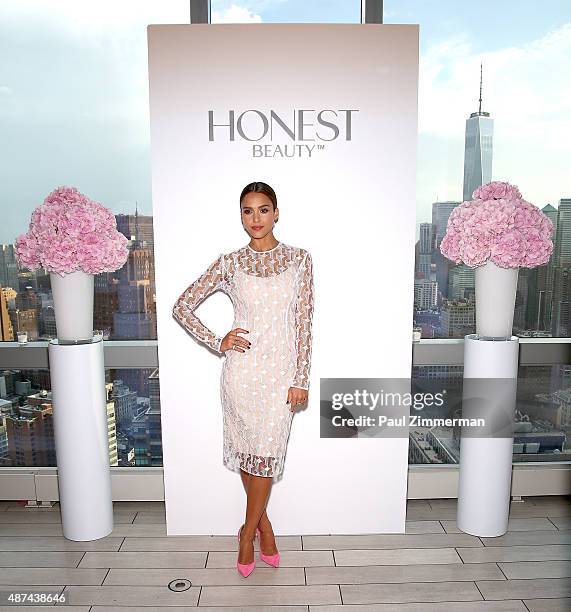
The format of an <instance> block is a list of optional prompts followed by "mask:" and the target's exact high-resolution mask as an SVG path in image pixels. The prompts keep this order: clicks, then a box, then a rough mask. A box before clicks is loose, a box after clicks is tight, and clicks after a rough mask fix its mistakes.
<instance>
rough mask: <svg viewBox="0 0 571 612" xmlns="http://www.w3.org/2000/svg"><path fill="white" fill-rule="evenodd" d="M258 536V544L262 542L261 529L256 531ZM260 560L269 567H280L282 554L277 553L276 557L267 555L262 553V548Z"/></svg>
mask: <svg viewBox="0 0 571 612" xmlns="http://www.w3.org/2000/svg"><path fill="white" fill-rule="evenodd" d="M256 536H257V537H258V542H260V530H259V529H256ZM260 559H261V560H262V561H263V562H264V563H267V564H268V565H271V566H272V567H278V566H279V564H280V553H279V552H277V553H276V554H275V555H265V554H264V553H263V552H262V549H261V548H260Z"/></svg>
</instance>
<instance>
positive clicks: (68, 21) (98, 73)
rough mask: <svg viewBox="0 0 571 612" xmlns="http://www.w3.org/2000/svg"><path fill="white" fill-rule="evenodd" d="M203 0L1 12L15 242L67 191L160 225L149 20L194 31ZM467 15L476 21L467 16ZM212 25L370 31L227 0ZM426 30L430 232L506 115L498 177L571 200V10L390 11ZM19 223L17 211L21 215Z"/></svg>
mask: <svg viewBox="0 0 571 612" xmlns="http://www.w3.org/2000/svg"><path fill="white" fill-rule="evenodd" d="M188 6H189V3H188V0H162V1H161V2H157V1H156V0H98V1H97V2H95V1H94V0H93V1H92V2H77V0H50V2H49V3H47V2H45V1H44V0H2V2H0V134H1V135H2V137H1V139H0V206H1V210H2V211H3V213H4V214H3V223H2V228H1V229H0V241H1V242H12V241H13V240H14V239H15V237H16V236H17V235H18V234H20V233H22V232H23V231H25V230H26V229H27V224H28V222H29V218H30V214H31V212H32V210H33V209H34V208H35V207H36V206H37V205H38V204H40V203H41V201H42V199H43V198H44V197H45V195H47V193H49V192H50V191H51V190H52V189H54V188H55V187H57V186H58V185H62V184H68V185H76V186H77V187H78V188H79V189H80V190H81V191H83V192H84V193H86V194H87V195H89V196H90V197H92V198H94V199H96V200H99V201H101V202H102V203H103V204H105V205H106V206H108V207H109V208H110V209H111V210H113V211H114V212H115V213H119V212H122V213H132V212H134V209H135V201H138V203H139V211H140V212H141V213H143V214H151V210H152V209H151V186H150V150H149V129H148V102H147V101H148V98H147V95H148V91H147V64H146V62H147V57H146V25H147V24H149V23H185V22H188V13H189V10H188ZM460 9H461V10H460ZM212 16H213V23H214V22H220V21H226V22H238V21H246V22H325V23H327V22H330V23H334V22H341V23H343V22H348V23H358V22H359V19H360V2H358V1H355V0H345V1H339V0H327V1H325V0H312V1H311V2H310V1H306V0H305V1H302V0H252V1H241V0H236V1H234V2H228V1H223V2H222V1H214V2H213V3H212ZM385 22H386V23H419V24H420V47H421V54H420V55H421V57H420V81H419V149H418V174H417V194H418V195H417V211H418V213H417V214H418V222H424V221H428V220H430V210H431V205H432V202H434V201H436V200H437V199H438V200H446V199H452V200H457V199H460V198H461V194H462V170H463V144H464V143H463V140H464V123H465V119H466V118H467V117H468V115H469V113H470V112H471V111H473V110H475V109H476V106H477V97H478V79H479V64H480V61H481V60H482V61H483V62H484V110H487V111H489V112H490V113H491V115H492V117H493V118H494V122H495V124H494V125H495V128H494V162H493V178H494V179H495V180H509V181H511V182H513V183H515V184H516V185H518V186H519V187H520V189H521V191H522V193H523V194H524V196H525V197H526V198H527V199H528V200H529V201H531V202H533V203H534V204H536V205H538V206H540V207H542V206H544V205H545V204H547V203H552V204H554V205H557V202H558V200H559V199H560V198H563V197H571V178H570V176H571V173H569V171H568V163H569V162H568V160H569V152H570V151H569V148H570V144H569V138H568V136H567V135H568V134H571V80H570V79H569V78H568V76H567V75H569V74H571V0H565V1H563V0H544V1H542V2H536V1H534V2H532V1H531V0H521V1H516V0H513V1H506V0H496V2H492V1H491V0H481V1H479V2H476V1H475V0H471V1H466V0H462V1H460V0H456V1H455V2H453V1H452V0H424V1H423V0H385ZM6 212H8V214H6Z"/></svg>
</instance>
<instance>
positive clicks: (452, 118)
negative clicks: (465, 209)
mask: <svg viewBox="0 0 571 612" xmlns="http://www.w3.org/2000/svg"><path fill="white" fill-rule="evenodd" d="M480 61H482V62H483V73H484V79H483V81H484V83H483V96H482V97H483V104H482V110H485V111H488V112H489V113H490V115H491V117H493V119H494V161H493V170H492V177H493V178H494V179H495V180H510V182H514V183H516V184H518V185H519V187H520V189H521V190H522V192H523V194H524V197H526V198H527V199H529V200H530V201H532V202H534V203H536V204H538V205H540V206H543V205H544V204H545V203H546V202H552V203H555V204H556V203H557V200H558V199H559V198H562V197H569V196H570V195H571V182H570V180H569V178H568V176H569V174H568V171H567V169H566V165H567V164H566V159H567V158H568V155H569V142H568V140H569V139H568V138H567V137H566V135H567V134H571V81H570V80H569V79H568V78H567V77H566V75H567V74H569V73H570V72H571V24H564V25H562V26H560V27H558V28H556V29H554V30H552V31H550V32H548V33H546V34H544V35H543V36H541V37H538V38H536V39H535V40H531V41H529V42H527V43H525V44H523V45H520V46H505V47H500V48H498V49H496V50H494V51H490V52H484V53H478V52H477V51H476V50H475V49H474V43H472V42H471V41H470V39H469V38H468V37H467V36H465V35H458V36H456V37H454V38H451V39H448V40H445V41H441V42H438V43H435V44H433V45H429V46H428V48H427V50H426V52H424V53H423V54H422V56H421V58H420V74H419V135H420V148H419V202H420V201H422V202H424V205H426V203H427V201H433V200H434V198H435V195H436V194H437V193H438V194H439V196H440V199H444V198H451V199H457V198H459V197H461V193H462V174H461V173H462V163H463V145H464V130H465V121H466V119H467V118H468V117H469V115H470V113H471V112H473V111H476V110H478V97H479V80H480ZM427 143H430V146H427ZM452 153H453V156H452ZM458 153H459V156H458ZM438 154H440V155H441V156H443V157H441V158H440V159H439V160H435V159H434V156H435V155H438ZM446 156H448V159H446ZM435 171H437V172H436V174H435ZM430 175H432V176H430Z"/></svg>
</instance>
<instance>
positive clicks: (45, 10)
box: [0, 0, 190, 341]
mask: <svg viewBox="0 0 571 612" xmlns="http://www.w3.org/2000/svg"><path fill="white" fill-rule="evenodd" d="M189 15H190V9H189V2H188V0H166V1H163V2H153V1H151V0H145V1H140V0H121V1H120V2H116V1H112V0H100V1H98V2H89V3H86V2H74V1H72V0H54V1H53V2H48V3H46V2H41V1H40V0H5V1H4V2H2V3H0V75H1V77H0V133H1V134H2V139H1V142H2V144H1V146H0V210H1V211H2V219H3V222H2V224H1V227H0V286H1V287H2V291H0V317H2V325H0V339H1V340H9V341H11V340H16V339H17V332H18V331H25V332H27V333H28V339H29V340H39V339H47V338H52V337H54V336H55V333H56V332H55V321H54V313H53V304H52V299H51V291H50V279H49V275H45V274H42V270H41V269H40V270H36V271H35V272H30V271H26V270H19V269H18V267H17V265H16V260H15V256H14V249H13V243H14V241H15V239H16V237H17V236H18V235H20V234H22V233H24V232H26V231H27V229H28V224H29V221H30V216H31V213H32V211H33V210H34V208H36V206H38V205H39V204H41V203H42V201H43V199H44V198H45V196H46V195H48V193H50V192H51V191H52V190H54V189H55V188H56V187H59V186H61V185H70V186H74V187H77V188H78V189H79V191H81V192H82V193H84V194H86V195H87V196H89V197H90V198H92V199H93V200H96V201H99V202H101V203H102V204H103V205H104V206H106V207H108V208H109V209H111V210H112V211H113V212H114V213H115V215H116V219H117V227H118V229H119V231H121V232H122V233H123V234H125V236H127V238H129V239H130V240H131V243H130V246H129V250H130V255H129V262H128V264H126V265H125V266H124V267H123V268H122V269H121V270H118V271H117V272H115V273H111V274H99V275H96V277H95V315H94V329H100V330H103V331H104V332H105V333H106V336H107V337H108V338H109V339H131V340H137V339H155V338H156V337H157V335H156V315H155V297H154V296H155V283H154V265H153V261H154V253H153V223H152V221H153V220H152V216H151V178H150V135H149V118H148V79H147V39H146V36H147V32H146V27H147V25H148V24H150V23H189Z"/></svg>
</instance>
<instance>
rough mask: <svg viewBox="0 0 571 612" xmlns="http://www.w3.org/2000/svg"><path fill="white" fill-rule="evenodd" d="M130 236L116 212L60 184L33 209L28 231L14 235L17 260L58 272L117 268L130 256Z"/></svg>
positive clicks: (29, 265)
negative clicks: (127, 234)
mask: <svg viewBox="0 0 571 612" xmlns="http://www.w3.org/2000/svg"><path fill="white" fill-rule="evenodd" d="M127 243H128V240H127V238H126V236H124V235H123V234H121V232H119V231H118V230H117V223H116V221H115V216H114V215H113V213H112V212H111V211H110V210H109V209H107V208H105V207H104V206H103V205H102V204H100V203H99V202H94V201H93V200H90V199H89V198H88V197H87V196H85V195H84V194H82V193H80V192H79V191H78V190H77V189H76V188H75V187H58V188H57V189H55V190H54V191H52V192H51V193H50V194H49V195H48V196H47V197H46V198H45V200H44V202H43V204H40V206H38V207H37V208H36V209H35V210H34V212H33V213H32V220H31V221H30V225H29V228H28V231H27V232H26V233H25V234H21V235H20V236H18V238H17V239H16V243H15V250H16V258H17V260H18V263H19V264H20V265H21V266H23V267H25V268H27V269H29V270H35V269H36V268H38V267H40V266H41V267H43V268H44V269H45V270H46V271H47V272H55V273H56V274H59V275H60V276H64V275H65V274H66V273H70V272H75V271H77V270H81V271H83V272H86V273H87V274H98V273H100V272H113V271H115V270H117V269H119V268H121V267H122V266H123V265H124V264H125V262H126V261H127V258H128V256H129V251H128V249H127Z"/></svg>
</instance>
